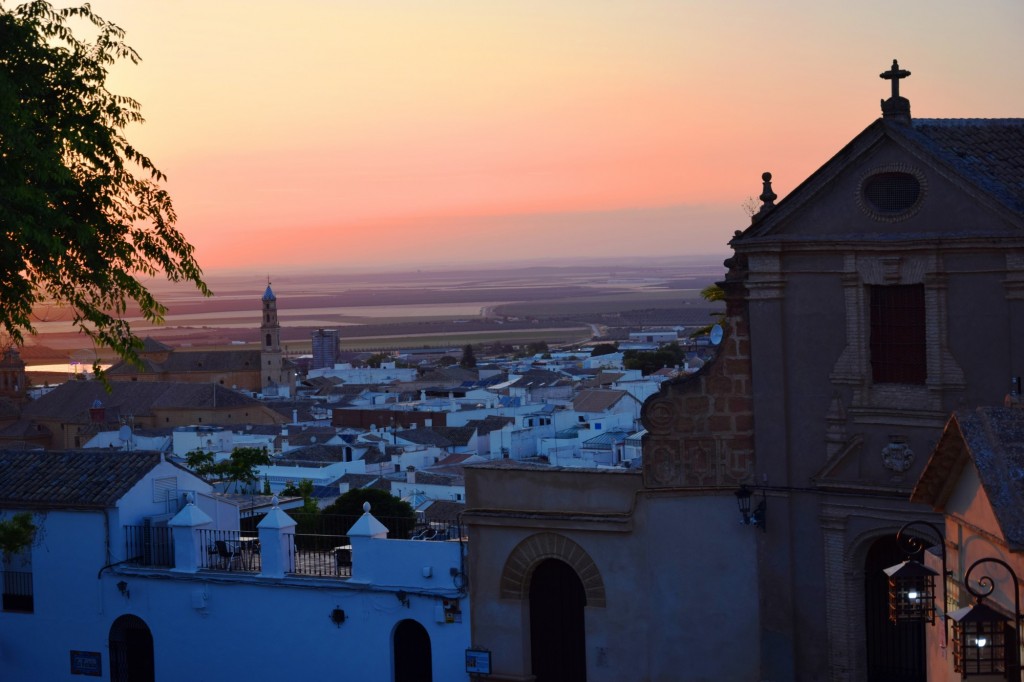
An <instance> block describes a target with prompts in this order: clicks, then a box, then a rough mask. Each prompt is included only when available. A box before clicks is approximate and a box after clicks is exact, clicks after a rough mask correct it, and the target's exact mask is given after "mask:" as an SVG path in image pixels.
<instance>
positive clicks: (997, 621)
mask: <svg viewBox="0 0 1024 682" xmlns="http://www.w3.org/2000/svg"><path fill="white" fill-rule="evenodd" d="M984 563H993V564H998V565H1000V566H1002V567H1003V568H1005V569H1006V572H1007V573H1009V574H1010V577H1011V578H1012V582H1013V620H1012V621H1011V620H1010V618H1008V617H1007V616H1005V615H1003V614H1002V613H1000V612H998V611H996V610H995V609H993V608H992V607H991V606H989V605H988V604H986V603H985V598H986V597H988V596H989V595H990V594H992V592H993V590H995V581H994V580H992V578H991V577H990V576H988V575H983V576H981V577H980V578H979V579H978V587H977V588H974V587H972V586H971V572H972V571H974V569H975V568H977V567H978V566H979V565H981V564H984ZM964 587H966V588H967V591H968V592H970V593H971V594H972V595H973V596H974V597H975V598H977V602H975V603H974V604H972V605H971V606H965V607H964V608H962V609H958V610H956V611H954V612H953V613H951V614H949V617H950V619H951V620H952V621H953V669H954V670H955V671H956V672H958V673H961V674H962V675H963V676H964V677H965V678H966V677H968V676H969V675H992V674H1002V675H1004V676H1008V673H1009V671H1010V670H1018V671H1020V669H1021V668H1020V664H1019V663H1018V661H1017V655H1018V651H1019V646H1020V645H1019V642H1020V585H1019V584H1018V583H1017V574H1016V573H1014V572H1013V569H1012V568H1010V565H1009V564H1007V563H1006V562H1005V561H1003V560H1002V559H995V558H992V557H985V558H982V559H978V560H977V561H975V562H974V563H973V564H971V565H970V567H969V568H968V569H967V572H966V573H965V574H964ZM1011 628H1012V630H1011Z"/></svg>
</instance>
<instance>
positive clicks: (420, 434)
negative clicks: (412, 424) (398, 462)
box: [395, 427, 454, 448]
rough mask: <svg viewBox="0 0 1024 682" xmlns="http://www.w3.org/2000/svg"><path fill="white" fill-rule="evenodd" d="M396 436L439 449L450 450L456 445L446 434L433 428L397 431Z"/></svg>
mask: <svg viewBox="0 0 1024 682" xmlns="http://www.w3.org/2000/svg"><path fill="white" fill-rule="evenodd" d="M395 436H397V437H398V438H401V439H402V440H404V441H408V442H410V443H416V444H417V445H433V446H435V447H439V448H448V447H451V446H452V445H454V443H452V441H451V440H449V439H448V437H447V436H446V435H445V434H442V433H440V431H439V430H435V429H433V428H426V427H424V428H421V429H403V430H402V431H396V432H395Z"/></svg>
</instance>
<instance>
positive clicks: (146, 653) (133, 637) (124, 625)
mask: <svg viewBox="0 0 1024 682" xmlns="http://www.w3.org/2000/svg"><path fill="white" fill-rule="evenodd" d="M108 644H109V646H110V680H111V682H153V681H154V679H155V678H156V670H155V666H154V661H153V634H152V633H151V632H150V631H149V626H148V625H146V622H145V621H144V620H142V619H141V618H139V617H138V616H133V615H131V614H127V615H124V616H121V617H119V618H118V619H117V620H115V621H114V622H113V623H112V624H111V626H110V635H109V639H108Z"/></svg>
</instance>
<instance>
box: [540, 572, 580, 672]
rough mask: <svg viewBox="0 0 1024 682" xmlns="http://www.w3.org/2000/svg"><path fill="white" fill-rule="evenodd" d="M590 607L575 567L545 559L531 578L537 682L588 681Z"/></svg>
mask: <svg viewBox="0 0 1024 682" xmlns="http://www.w3.org/2000/svg"><path fill="white" fill-rule="evenodd" d="M586 605H587V597H586V593H585V592H584V591H583V583H582V582H580V578H579V576H578V575H576V571H574V570H573V568H572V567H571V566H569V565H568V564H566V563H565V562H563V561H559V560H558V559H545V560H544V561H543V562H541V564H540V565H539V566H537V568H536V569H535V570H534V572H533V576H532V577H531V578H530V650H531V651H532V652H533V656H532V664H533V674H534V675H536V676H537V682H586V679H587V655H586V627H585V624H584V619H583V607H584V606H586Z"/></svg>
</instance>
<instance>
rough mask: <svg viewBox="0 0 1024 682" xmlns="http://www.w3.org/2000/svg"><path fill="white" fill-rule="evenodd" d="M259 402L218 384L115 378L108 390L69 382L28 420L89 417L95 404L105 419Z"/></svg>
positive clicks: (35, 406) (28, 410)
mask: <svg viewBox="0 0 1024 682" xmlns="http://www.w3.org/2000/svg"><path fill="white" fill-rule="evenodd" d="M260 404H261V403H260V402H259V401H258V400H255V399H253V398H250V397H248V396H246V395H243V394H241V393H238V392H236V391H232V390H230V389H227V388H224V387H223V386H220V385H218V384H190V383H183V382H170V381H113V382H111V383H110V392H109V393H108V392H107V391H106V389H105V388H104V386H103V384H102V383H100V382H98V381H68V382H66V383H63V384H61V385H60V386H58V387H57V388H55V389H53V390H52V391H50V392H49V393H47V394H46V395H43V396H41V397H39V398H38V399H37V400H34V401H32V402H31V403H29V404H28V405H26V406H25V409H24V410H23V411H22V417H23V418H25V419H45V418H49V419H63V420H65V421H74V420H75V419H83V418H87V416H88V414H89V408H91V407H93V406H98V407H103V408H105V409H106V420H107V421H111V420H114V419H116V418H117V416H118V415H120V414H134V415H142V414H151V413H152V410H153V409H154V408H162V409H176V408H180V409H219V408H233V407H242V406H252V407H259V406H260Z"/></svg>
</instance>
